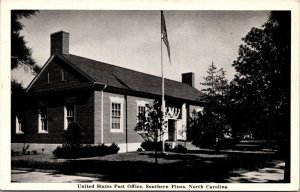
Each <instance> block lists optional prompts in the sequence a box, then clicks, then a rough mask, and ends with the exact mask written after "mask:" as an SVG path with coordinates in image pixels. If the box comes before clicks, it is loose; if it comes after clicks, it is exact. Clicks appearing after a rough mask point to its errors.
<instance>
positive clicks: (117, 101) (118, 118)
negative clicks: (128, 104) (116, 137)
mask: <svg viewBox="0 0 300 192" xmlns="http://www.w3.org/2000/svg"><path fill="white" fill-rule="evenodd" d="M110 101H111V113H110V115H111V124H110V128H111V129H110V131H111V132H123V101H124V99H123V98H119V97H110Z"/></svg>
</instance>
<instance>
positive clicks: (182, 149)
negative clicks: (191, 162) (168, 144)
mask: <svg viewBox="0 0 300 192" xmlns="http://www.w3.org/2000/svg"><path fill="white" fill-rule="evenodd" d="M172 151H173V152H177V153H186V151H187V148H185V147H184V146H183V145H181V144H179V145H176V146H175V147H174V149H173V150H172Z"/></svg>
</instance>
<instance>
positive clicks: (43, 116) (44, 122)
mask: <svg viewBox="0 0 300 192" xmlns="http://www.w3.org/2000/svg"><path fill="white" fill-rule="evenodd" d="M38 124H39V133H48V119H47V108H46V107H41V108H40V111H39V122H38Z"/></svg>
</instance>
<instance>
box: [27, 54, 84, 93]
mask: <svg viewBox="0 0 300 192" xmlns="http://www.w3.org/2000/svg"><path fill="white" fill-rule="evenodd" d="M60 62H61V61H60V60H59V59H58V58H57V59H54V60H53V61H52V62H51V63H50V64H48V66H47V67H46V68H45V69H44V70H43V71H42V73H41V74H40V75H39V78H38V79H37V80H36V81H35V82H34V84H33V85H32V86H31V89H30V90H32V91H34V90H39V89H47V88H59V87H62V86H69V85H73V84H79V83H84V82H87V80H86V79H85V78H84V77H82V76H81V75H79V74H78V73H77V72H75V71H74V70H73V69H71V68H70V67H69V66H65V65H62V64H61V63H60ZM62 69H63V70H64V81H62ZM48 72H49V79H50V83H48Z"/></svg>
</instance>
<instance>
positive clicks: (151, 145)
mask: <svg viewBox="0 0 300 192" xmlns="http://www.w3.org/2000/svg"><path fill="white" fill-rule="evenodd" d="M155 144H156V145H155ZM155 146H156V149H157V151H161V150H162V142H161V141H158V142H157V143H155V142H154V141H143V142H142V144H141V147H142V148H143V149H144V150H145V151H154V149H155Z"/></svg>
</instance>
